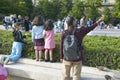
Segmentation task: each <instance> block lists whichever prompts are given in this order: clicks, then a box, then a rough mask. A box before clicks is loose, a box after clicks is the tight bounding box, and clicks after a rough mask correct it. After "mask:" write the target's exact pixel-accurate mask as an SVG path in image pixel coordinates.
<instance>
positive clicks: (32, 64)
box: [0, 55, 114, 80]
mask: <svg viewBox="0 0 120 80" xmlns="http://www.w3.org/2000/svg"><path fill="white" fill-rule="evenodd" d="M0 57H1V55H0ZM5 67H6V68H7V70H8V73H9V75H13V76H19V77H23V78H29V79H33V80H60V79H61V68H62V64H61V63H49V62H36V61H35V60H32V59H26V58H21V59H20V60H19V61H18V62H17V63H12V62H10V63H9V64H8V65H5ZM104 75H110V76H112V77H113V76H114V73H113V72H105V71H100V70H98V69H97V68H94V67H87V66H82V74H81V77H82V80H105V79H104Z"/></svg>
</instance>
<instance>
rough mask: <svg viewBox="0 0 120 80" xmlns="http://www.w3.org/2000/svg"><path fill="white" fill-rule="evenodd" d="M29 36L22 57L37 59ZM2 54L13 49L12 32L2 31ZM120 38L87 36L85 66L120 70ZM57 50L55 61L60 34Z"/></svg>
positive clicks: (58, 38)
mask: <svg viewBox="0 0 120 80" xmlns="http://www.w3.org/2000/svg"><path fill="white" fill-rule="evenodd" d="M23 34H27V38H26V40H27V42H28V44H27V45H24V46H23V51H22V57H25V58H31V59H35V53H34V45H33V42H32V41H31V33H30V32H23ZM0 35H2V36H1V37H0V54H10V52H11V48H12V42H13V38H12V32H10V31H2V30H1V31H0ZM119 42H120V37H108V36H86V37H85V38H84V40H83V46H84V60H83V65H86V66H92V67H96V66H98V65H103V66H106V67H108V68H110V69H116V70H117V69H120V43H119ZM55 43H56V48H55V49H54V50H53V55H54V59H55V60H56V61H59V59H60V55H59V54H60V53H59V52H60V51H59V49H60V34H59V33H58V34H55Z"/></svg>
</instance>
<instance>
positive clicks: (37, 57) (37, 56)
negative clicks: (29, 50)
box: [35, 50, 39, 61]
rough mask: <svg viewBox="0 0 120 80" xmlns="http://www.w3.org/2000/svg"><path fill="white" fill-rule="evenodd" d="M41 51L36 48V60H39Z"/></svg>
mask: <svg viewBox="0 0 120 80" xmlns="http://www.w3.org/2000/svg"><path fill="white" fill-rule="evenodd" d="M38 53H39V51H38V50H35V56H36V61H38V60H39V54H38Z"/></svg>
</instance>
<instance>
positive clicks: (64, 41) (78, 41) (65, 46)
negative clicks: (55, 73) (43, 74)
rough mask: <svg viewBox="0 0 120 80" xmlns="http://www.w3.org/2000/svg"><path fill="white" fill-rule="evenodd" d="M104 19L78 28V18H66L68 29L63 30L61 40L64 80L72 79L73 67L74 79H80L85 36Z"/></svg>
mask: <svg viewBox="0 0 120 80" xmlns="http://www.w3.org/2000/svg"><path fill="white" fill-rule="evenodd" d="M102 20H103V17H101V18H100V19H99V20H98V21H96V23H94V24H93V25H92V26H90V27H84V26H82V27H81V28H79V29H77V28H76V27H75V26H76V19H75V18H74V17H73V16H68V17H67V18H66V23H67V25H68V29H67V30H65V31H63V32H62V34H61V41H60V59H61V62H63V67H62V80H70V72H71V68H72V69H73V70H72V76H73V80H80V76H81V67H82V57H83V56H82V54H83V53H82V52H83V46H82V41H83V38H84V37H85V35H86V34H87V33H89V32H90V31H91V30H93V29H94V28H95V27H96V26H97V25H98V24H99V23H100V22H101V21H102Z"/></svg>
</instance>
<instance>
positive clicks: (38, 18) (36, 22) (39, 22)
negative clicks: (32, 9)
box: [33, 15, 44, 26]
mask: <svg viewBox="0 0 120 80" xmlns="http://www.w3.org/2000/svg"><path fill="white" fill-rule="evenodd" d="M43 24H44V18H43V17H42V16H41V15H38V16H35V17H34V19H33V25H36V26H40V25H43Z"/></svg>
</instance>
